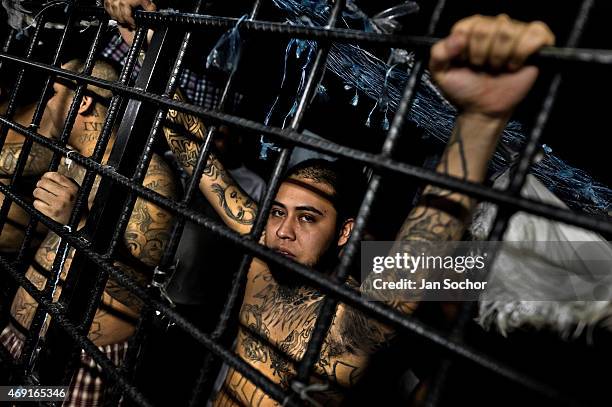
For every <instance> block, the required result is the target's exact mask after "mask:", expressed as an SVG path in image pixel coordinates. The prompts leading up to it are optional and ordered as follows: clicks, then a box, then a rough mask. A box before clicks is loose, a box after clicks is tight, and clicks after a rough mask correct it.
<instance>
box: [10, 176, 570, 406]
mask: <svg viewBox="0 0 612 407" xmlns="http://www.w3.org/2000/svg"><path fill="white" fill-rule="evenodd" d="M128 184H129V180H128ZM129 186H130V187H132V188H133V189H134V190H136V186H134V185H129ZM0 193H2V194H5V195H7V196H9V198H11V199H13V201H14V202H15V203H16V204H17V205H19V206H20V207H22V208H23V209H24V210H25V211H26V212H28V213H30V214H31V216H33V217H36V218H38V220H40V222H41V223H43V224H45V225H46V226H47V227H48V228H49V229H51V230H52V231H53V232H54V233H56V234H57V235H58V236H60V237H61V238H62V239H66V241H67V242H68V243H69V244H70V245H71V246H73V247H74V248H76V249H77V250H80V251H81V252H83V254H84V255H86V256H87V257H88V258H89V259H90V260H91V261H93V262H94V263H95V264H96V265H97V266H98V267H101V268H102V269H103V270H105V271H106V272H108V273H109V274H110V275H112V276H113V278H115V279H116V280H117V281H118V282H119V283H120V284H121V285H122V286H123V287H125V288H127V289H128V290H129V291H130V292H132V293H133V294H135V295H137V296H138V297H139V298H141V299H142V300H143V301H145V302H146V303H148V304H151V305H153V306H154V307H155V308H156V309H157V310H159V311H160V312H162V313H164V314H165V315H166V316H167V317H168V318H169V319H170V320H172V321H173V322H175V323H176V324H177V325H179V326H180V327H181V328H183V329H184V330H185V331H186V332H188V333H189V334H190V335H192V336H193V337H194V338H195V339H197V340H198V341H200V342H201V343H202V344H203V345H204V346H206V347H207V348H209V349H210V350H211V351H213V352H215V353H217V356H219V357H222V358H224V359H225V358H226V357H227V355H226V353H228V352H227V351H226V350H225V349H223V348H221V349H219V348H220V346H219V345H218V344H217V343H216V342H214V341H212V340H210V339H209V337H208V336H207V335H206V334H204V333H202V332H200V331H199V330H198V329H197V328H196V327H194V326H193V325H192V324H191V323H189V322H188V321H186V320H185V319H184V318H183V317H182V316H180V314H178V313H177V312H176V311H175V310H173V309H172V308H170V307H169V306H167V305H166V304H165V303H163V302H162V301H159V300H157V299H155V298H152V297H151V296H150V295H149V294H148V293H147V292H146V291H145V289H144V288H142V287H141V286H140V285H139V284H138V283H136V282H135V281H134V280H133V279H132V278H131V277H129V276H126V275H124V274H123V272H122V271H120V270H117V269H116V268H115V267H114V266H112V265H111V264H109V263H108V262H107V261H106V260H105V258H104V257H102V256H101V255H99V254H98V253H96V252H94V251H93V250H91V249H90V248H89V247H88V245H87V244H86V243H84V242H83V241H81V240H80V239H79V238H77V237H75V235H74V234H73V233H68V232H67V231H66V230H65V229H64V228H63V227H62V225H60V224H58V223H56V222H54V221H52V220H51V219H49V218H47V217H46V216H44V215H41V214H40V213H39V212H38V211H36V210H35V209H34V208H33V207H32V206H31V205H30V204H28V203H27V202H25V201H24V200H23V199H21V197H19V196H18V195H17V194H15V193H13V192H12V191H11V190H10V189H9V188H8V187H6V186H5V185H2V184H0ZM152 194H153V195H156V194H155V193H152ZM162 198H163V197H162ZM163 201H164V202H163V203H162V202H161V201H160V202H155V201H153V203H155V204H156V205H159V206H162V207H164V208H165V209H169V206H168V205H172V204H171V203H170V202H171V200H169V199H165V198H164V199H163ZM168 201H170V202H168ZM176 213H177V214H178V215H181V216H185V217H187V218H188V219H189V220H191V221H192V222H196V223H198V224H199V225H201V226H204V227H205V228H207V229H208V230H210V231H211V232H213V233H216V234H217V235H219V236H220V237H222V238H225V239H227V240H229V241H231V242H232V243H234V244H236V245H239V246H242V247H243V248H244V249H245V250H247V251H248V252H250V253H251V254H252V255H254V256H256V257H258V258H260V259H261V260H263V261H266V262H270V263H273V264H276V265H279V266H281V267H284V268H285V269H287V270H291V271H293V272H295V273H297V274H299V275H300V276H301V277H303V278H305V279H306V280H308V281H309V282H310V283H311V284H313V286H315V287H317V288H319V289H320V290H321V291H323V292H324V293H326V294H330V295H333V296H334V297H336V298H338V299H340V300H341V301H342V302H344V303H346V304H347V305H350V306H353V307H355V308H356V309H358V310H360V311H363V312H366V313H367V314H368V315H371V316H373V317H375V318H377V319H379V320H384V321H386V322H388V323H390V324H392V325H394V326H396V327H397V328H400V329H404V330H407V331H409V332H412V333H415V334H417V335H419V336H420V337H422V338H423V339H425V340H427V341H429V342H430V343H432V344H434V345H437V346H439V347H441V348H443V349H445V350H447V351H449V352H451V353H452V354H454V355H455V356H459V357H461V358H463V359H465V360H467V361H470V362H472V363H475V364H477V365H479V366H481V367H483V368H485V369H487V370H490V371H492V372H495V373H497V374H498V375H500V376H502V377H505V378H506V379H509V380H512V381H514V382H516V383H518V384H521V385H522V386H524V387H526V388H529V389H531V390H533V391H536V392H538V393H541V394H543V395H545V396H546V397H549V398H551V399H555V400H558V401H563V403H562V404H572V405H579V403H576V402H574V401H572V400H571V399H568V398H567V396H566V395H561V394H560V393H559V391H558V390H556V389H554V388H552V387H550V386H548V385H546V384H543V383H540V382H538V381H536V380H534V379H532V378H529V377H527V376H525V374H524V373H522V372H519V371H516V370H515V369H512V368H510V367H508V366H506V365H504V364H503V363H500V362H499V361H497V360H494V359H492V358H491V357H489V356H487V355H485V354H483V353H481V352H478V351H477V350H476V349H474V348H472V347H470V346H467V345H465V344H464V343H460V342H457V341H454V340H451V339H448V338H446V336H445V333H444V332H442V331H439V330H437V329H434V328H432V327H429V326H427V325H426V324H424V323H422V322H420V321H418V320H416V319H415V318H414V317H412V316H409V315H406V314H403V313H400V312H398V311H396V310H395V309H393V308H391V307H389V306H388V305H386V304H381V303H378V302H371V301H368V300H366V299H365V298H363V297H362V296H361V295H360V293H359V292H358V291H355V290H353V289H351V288H349V287H347V286H345V285H340V284H337V283H336V282H335V281H334V280H332V279H331V278H330V277H329V276H327V275H324V274H321V273H319V272H317V271H316V270H314V269H312V268H310V267H307V266H304V265H302V264H299V263H295V262H293V261H291V260H290V259H288V258H286V257H284V256H282V255H279V254H278V253H276V252H274V251H273V250H271V249H268V248H267V247H265V246H262V245H261V244H259V243H257V242H253V241H251V240H249V239H246V238H245V237H244V236H242V235H239V234H238V233H237V232H234V231H232V230H229V229H228V228H227V227H226V226H225V225H221V224H219V223H217V222H215V221H212V220H209V219H206V218H203V217H202V216H201V215H200V214H199V213H198V212H197V211H193V210H189V209H180V210H179V211H177V212H176ZM0 258H1V257H0ZM230 357H234V358H235V356H234V355H233V354H231V356H230ZM238 360H239V362H240V363H244V362H243V361H242V360H241V359H238ZM236 363H238V362H236ZM249 368H251V366H249ZM251 369H252V368H251ZM249 380H252V379H251V378H250V377H249ZM253 382H254V383H255V384H259V383H258V382H255V381H253ZM272 396H273V397H274V395H272Z"/></svg>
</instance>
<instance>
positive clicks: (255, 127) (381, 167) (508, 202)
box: [0, 53, 612, 234]
mask: <svg viewBox="0 0 612 407" xmlns="http://www.w3.org/2000/svg"><path fill="white" fill-rule="evenodd" d="M5 56H6V54H3V53H0V58H5ZM7 59H10V60H16V61H17V62H19V61H23V60H22V58H16V57H10V58H7ZM24 62H25V63H26V64H28V65H30V66H32V67H36V68H39V69H43V70H49V71H53V72H55V73H58V74H60V75H62V76H66V77H67V78H69V79H75V80H77V79H78V80H80V81H90V79H91V81H90V82H91V83H92V84H95V85H96V86H100V87H103V88H106V89H111V90H114V91H118V92H124V93H126V94H128V95H130V96H133V97H134V99H139V100H142V101H149V102H152V103H157V104H160V105H165V106H168V107H170V108H172V109H175V110H178V111H182V112H185V113H189V114H194V115H198V116H203V117H207V118H209V119H211V120H212V121H214V122H218V123H219V122H220V123H224V124H228V125H230V126H235V127H239V128H242V129H244V130H248V131H251V132H254V133H256V134H258V135H259V134H265V135H268V136H270V137H272V138H275V139H276V140H281V141H287V142H290V143H292V144H296V145H300V146H303V147H307V148H310V149H313V150H316V151H321V152H324V153H328V154H333V155H335V156H339V157H344V158H349V159H352V160H355V161H359V162H361V163H364V164H367V165H368V166H370V167H372V168H374V169H376V170H378V171H382V172H393V173H399V174H403V175H405V176H408V177H410V178H412V179H415V180H417V181H420V182H421V183H422V184H432V185H436V186H439V187H443V188H446V189H450V190H454V191H458V192H462V193H465V194H467V195H470V196H473V197H476V198H479V199H482V200H485V201H489V202H492V203H495V204H498V205H499V206H502V207H507V208H509V209H511V210H516V211H524V212H527V213H531V214H534V215H539V216H543V217H546V218H548V219H551V220H556V221H560V222H564V223H568V224H572V225H576V226H580V227H584V228H587V229H591V230H593V231H596V232H600V233H607V234H612V221H611V220H610V219H608V218H605V217H603V216H592V215H585V214H580V213H574V212H571V211H569V210H567V209H563V208H559V207H555V206H552V205H549V204H544V203H541V202H539V201H535V200H532V199H528V198H522V197H515V196H512V195H511V194H508V193H506V192H503V191H497V190H493V189H491V188H487V187H485V186H483V185H480V184H475V183H471V182H466V181H464V180H461V179H459V178H455V177H450V176H447V175H443V174H440V173H437V172H434V171H430V170H426V169H423V168H421V167H417V166H414V165H409V164H404V163H401V162H397V161H394V160H391V159H389V158H387V157H384V156H381V155H377V154H371V153H367V152H364V151H360V150H355V149H352V148H349V147H345V146H342V145H339V144H336V143H333V142H330V141H327V140H324V139H318V138H314V137H312V136H308V135H305V134H301V133H299V132H296V131H293V130H290V129H279V128H275V127H269V126H265V125H263V124H260V123H257V122H254V121H251V120H246V119H243V118H240V117H236V116H232V115H228V114H224V113H219V112H214V111H210V110H206V109H202V108H200V107H198V106H194V105H190V104H187V103H183V102H178V101H175V100H172V99H169V98H166V97H162V96H158V95H152V94H149V93H146V92H142V91H138V90H134V89H131V88H129V87H126V86H123V85H118V84H116V83H114V82H108V81H104V80H102V79H98V78H94V77H91V76H87V75H82V74H76V73H74V72H70V71H66V70H63V69H59V68H55V67H51V66H47V65H44V64H39V63H36V62H31V61H24ZM0 122H2V123H5V124H7V125H8V126H9V127H11V128H13V129H14V130H17V131H18V132H20V133H21V134H24V135H27V136H30V137H33V138H34V139H35V140H36V141H37V142H38V143H40V144H42V145H46V146H47V147H49V148H51V149H54V150H55V149H58V148H61V147H60V146H58V145H57V144H55V143H54V142H51V141H50V140H49V139H47V138H45V137H43V136H41V135H39V134H37V133H34V132H32V131H30V130H28V129H26V128H24V127H23V126H20V125H17V124H15V123H12V122H10V121H9V120H7V119H5V118H3V117H2V116H0ZM63 151H64V152H63V153H62V154H66V151H67V150H66V149H64V150H63ZM73 156H77V155H76V154H73ZM79 158H83V157H82V156H79ZM83 163H85V161H83ZM92 168H93V167H92Z"/></svg>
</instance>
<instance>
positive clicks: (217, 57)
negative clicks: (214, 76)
mask: <svg viewBox="0 0 612 407" xmlns="http://www.w3.org/2000/svg"><path fill="white" fill-rule="evenodd" d="M247 17H248V16H247V15H246V14H245V15H243V16H242V17H240V20H238V22H237V23H236V26H235V27H234V28H232V29H231V30H229V31H227V32H226V33H225V34H223V35H222V36H221V38H219V41H217V43H216V44H215V46H214V47H213V49H212V51H210V54H208V57H207V58H206V68H208V69H210V68H211V67H214V68H217V69H219V70H221V71H223V72H226V73H228V74H229V73H232V72H234V71H235V70H236V66H237V65H238V60H239V59H240V53H241V50H242V47H241V44H242V38H241V37H240V24H241V23H242V22H243V21H244V20H245V19H246V18H247Z"/></svg>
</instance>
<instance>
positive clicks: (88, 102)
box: [79, 95, 94, 114]
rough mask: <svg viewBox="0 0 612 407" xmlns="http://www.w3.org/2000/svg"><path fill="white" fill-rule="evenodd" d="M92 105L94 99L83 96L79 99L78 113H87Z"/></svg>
mask: <svg viewBox="0 0 612 407" xmlns="http://www.w3.org/2000/svg"><path fill="white" fill-rule="evenodd" d="M93 107H94V100H93V98H92V97H91V96H87V95H85V96H83V99H82V100H81V105H80V106H79V113H80V114H88V113H89V112H91V109H92V108H93Z"/></svg>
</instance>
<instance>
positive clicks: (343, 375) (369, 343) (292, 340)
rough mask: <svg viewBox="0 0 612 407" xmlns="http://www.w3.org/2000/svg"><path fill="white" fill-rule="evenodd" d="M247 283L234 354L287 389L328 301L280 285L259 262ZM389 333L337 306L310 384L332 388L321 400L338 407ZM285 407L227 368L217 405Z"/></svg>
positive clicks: (309, 291) (311, 292) (308, 290)
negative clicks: (321, 311) (321, 310)
mask: <svg viewBox="0 0 612 407" xmlns="http://www.w3.org/2000/svg"><path fill="white" fill-rule="evenodd" d="M247 279H248V282H247V287H246V292H245V297H244V302H243V304H242V308H241V311H240V328H239V332H238V338H237V341H236V344H235V352H236V353H237V354H238V355H239V356H240V357H241V358H242V359H243V360H244V361H245V362H247V363H248V364H250V365H251V366H252V367H254V368H255V369H257V370H258V371H259V372H260V373H261V374H263V375H265V376H266V377H267V378H268V379H270V380H272V381H273V382H275V383H278V384H280V385H281V386H282V387H283V388H285V389H288V388H289V385H290V382H291V380H292V379H293V377H294V375H295V368H296V364H295V361H299V360H300V359H301V358H302V356H303V354H304V352H305V350H306V347H307V344H308V341H309V339H310V336H311V335H312V331H313V329H314V325H315V322H316V318H317V315H318V312H319V309H320V307H321V306H322V304H323V299H324V297H323V296H322V295H321V294H320V293H318V292H317V291H316V290H313V289H311V288H308V287H303V286H300V287H292V288H290V287H285V286H282V285H279V284H278V283H277V282H276V281H275V279H274V278H273V276H272V274H271V273H270V271H269V269H268V267H267V266H266V265H265V263H263V262H261V261H259V260H257V259H256V260H254V261H253V263H252V265H251V269H250V270H249V274H248V276H247ZM391 334H392V333H391V330H390V329H388V328H386V327H384V326H382V325H380V324H379V323H377V322H375V321H373V320H369V319H367V318H365V317H364V316H363V315H361V314H360V313H358V312H356V311H354V310H353V309H351V308H349V307H347V306H345V305H344V304H341V305H340V306H338V307H337V309H336V314H335V316H334V322H333V324H332V327H331V328H330V330H329V332H328V335H327V337H326V339H325V341H324V344H323V349H322V351H321V356H320V359H319V361H318V362H317V363H316V365H315V375H314V376H315V378H314V379H312V380H313V381H317V380H318V381H321V379H323V381H324V382H326V383H329V384H330V386H329V390H326V391H324V392H321V393H320V394H319V395H318V398H319V399H320V400H321V402H323V403H324V404H326V405H337V404H339V403H340V402H341V400H342V390H343V389H347V388H349V387H351V386H353V385H354V384H355V383H356V382H357V380H358V379H359V377H360V376H361V375H362V374H363V372H364V371H365V368H366V367H367V362H368V358H369V356H370V355H371V353H372V352H373V351H374V349H375V348H377V347H378V346H379V345H380V344H381V343H382V342H383V341H385V340H386V339H387V337H388V335H391ZM258 336H259V337H261V338H263V341H262V340H260V338H258ZM268 343H269V344H270V345H269V344H268ZM279 351H280V352H279ZM316 377H318V378H319V379H317V378H316ZM281 404H282V401H281V403H279V402H278V401H276V400H274V399H272V398H270V397H269V396H268V395H267V394H266V393H264V392H263V391H262V390H260V389H259V388H257V387H256V386H255V385H254V384H253V383H251V382H250V381H249V380H247V379H246V378H244V377H243V376H242V375H241V374H240V373H239V372H237V371H235V370H233V369H229V372H228V374H227V376H226V378H225V382H224V384H223V388H222V389H221V391H220V392H219V394H218V395H217V397H216V400H215V405H216V406H234V405H237V406H277V405H281Z"/></svg>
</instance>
